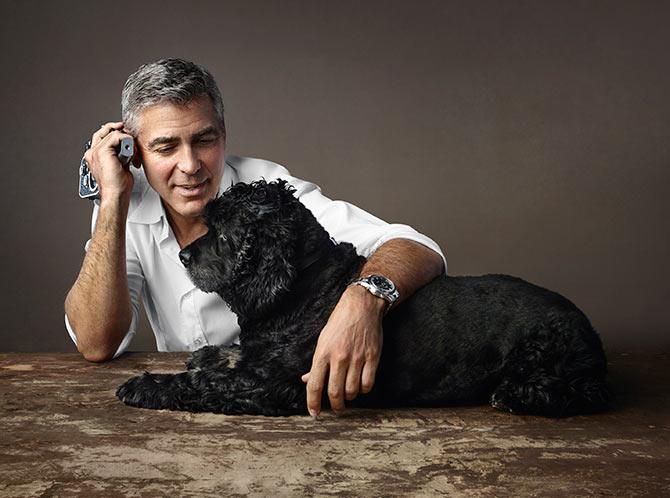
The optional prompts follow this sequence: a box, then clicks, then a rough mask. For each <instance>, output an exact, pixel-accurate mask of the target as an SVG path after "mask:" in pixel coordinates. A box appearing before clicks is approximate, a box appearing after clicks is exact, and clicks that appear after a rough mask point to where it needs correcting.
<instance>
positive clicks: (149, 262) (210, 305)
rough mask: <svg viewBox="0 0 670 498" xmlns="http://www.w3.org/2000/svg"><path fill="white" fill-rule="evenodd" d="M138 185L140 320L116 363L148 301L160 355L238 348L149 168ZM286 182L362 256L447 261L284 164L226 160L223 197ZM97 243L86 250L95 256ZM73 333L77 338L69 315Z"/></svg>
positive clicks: (139, 173)
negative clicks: (382, 250) (391, 250)
mask: <svg viewBox="0 0 670 498" xmlns="http://www.w3.org/2000/svg"><path fill="white" fill-rule="evenodd" d="M131 170H132V171H133V175H134V176H135V184H134V187H133V192H132V194H131V199H130V207H129V210H128V218H127V221H126V269H127V272H128V287H129V291H130V301H131V304H132V310H133V316H132V322H131V324H130V328H129V329H128V332H127V333H126V335H125V337H124V338H123V341H122V342H121V344H120V345H119V348H118V349H117V351H116V353H115V354H114V358H116V357H117V356H119V355H120V354H121V353H123V352H124V351H126V349H128V346H129V345H130V342H131V341H132V339H133V337H134V336H135V332H136V330H137V323H138V320H139V314H140V298H141V299H142V302H143V303H144V308H145V310H146V313H147V317H148V319H149V323H150V324H151V328H152V329H153V332H154V335H155V337H156V347H157V349H158V351H194V350H196V349H199V348H201V347H203V346H205V345H208V344H212V345H222V344H231V343H234V342H238V337H239V333H240V328H239V326H238V324H237V316H236V315H235V313H233V312H232V311H231V309H230V308H229V307H228V305H226V303H225V302H224V301H223V300H222V299H221V297H220V296H219V295H218V294H216V293H205V292H202V291H201V290H200V289H198V288H197V287H195V286H194V285H193V283H192V282H191V280H190V279H189V277H188V274H187V272H186V269H185V268H184V266H183V265H182V263H181V262H180V261H179V251H180V247H179V244H178V243H177V239H176V238H175V236H174V233H173V232H172V228H171V227H170V225H169V223H168V220H167V217H166V215H165V209H164V207H163V204H162V202H161V199H160V196H159V195H158V193H157V192H156V191H155V190H153V188H151V186H150V185H149V184H148V182H147V179H146V177H145V175H144V170H143V169H136V168H131ZM261 178H265V179H266V180H268V181H271V180H274V179H277V178H283V179H285V180H287V181H288V182H289V183H290V184H291V185H293V186H294V187H295V188H296V192H295V194H294V195H295V196H296V197H298V199H299V200H300V202H302V203H303V204H304V205H305V206H306V207H307V208H308V209H309V210H310V211H312V213H313V214H314V216H315V217H316V219H317V220H318V221H319V223H321V224H322V225H323V226H324V227H325V228H326V230H327V231H328V232H329V233H330V235H331V237H333V238H334V239H335V240H336V241H341V242H351V243H352V244H353V245H354V247H355V248H356V250H357V252H358V254H360V255H362V256H365V257H369V256H370V255H371V254H372V253H373V252H374V251H375V250H376V249H377V248H378V247H379V246H380V245H382V244H383V243H384V242H386V241H388V240H389V239H393V238H404V239H411V240H414V241H416V242H419V243H421V244H423V245H425V246H427V247H429V248H431V249H433V250H434V251H435V252H437V253H438V254H440V255H441V256H442V258H443V259H444V268H445V271H446V268H447V261H446V259H445V257H444V254H443V253H442V251H441V250H440V248H439V246H438V245H437V244H436V243H435V242H434V241H433V240H431V239H429V238H428V237H426V236H425V235H422V234H420V233H418V232H417V231H416V230H414V229H413V228H411V227H409V226H407V225H401V224H388V223H386V222H384V221H382V220H380V219H379V218H376V217H374V216H372V215H371V214H369V213H367V212H365V211H363V210H362V209H359V208H357V207H356V206H354V205H352V204H349V203H347V202H344V201H337V200H336V201H333V200H331V199H329V198H327V197H326V196H324V195H323V194H322V193H321V189H320V188H319V187H318V186H316V185H315V184H313V183H310V182H306V181H304V180H300V179H298V178H295V177H292V176H291V175H290V174H289V172H288V170H287V169H286V168H284V167H283V166H280V165H279V164H275V163H273V162H270V161H264V160H261V159H252V158H245V157H237V156H231V155H228V156H226V164H225V167H224V173H223V178H222V180H221V186H220V192H223V191H225V190H226V189H228V188H229V187H230V186H231V185H234V184H236V183H238V182H245V183H249V182H252V181H254V180H259V179H261ZM98 210H99V202H98V201H95V203H94V207H93V216H92V220H91V234H92V233H93V231H94V229H95V223H96V220H97V216H98ZM90 243H91V240H90V239H89V240H88V241H87V242H86V244H85V246H84V250H85V251H88V248H89V245H90ZM65 327H66V328H67V331H68V333H69V334H70V337H71V338H72V340H73V341H74V343H75V345H76V344H77V339H76V336H75V333H74V330H73V329H72V326H71V325H70V322H69V320H68V318H67V314H66V315H65Z"/></svg>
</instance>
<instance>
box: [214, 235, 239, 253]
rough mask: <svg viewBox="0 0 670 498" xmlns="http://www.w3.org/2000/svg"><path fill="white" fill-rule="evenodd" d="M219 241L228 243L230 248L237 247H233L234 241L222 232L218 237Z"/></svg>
mask: <svg viewBox="0 0 670 498" xmlns="http://www.w3.org/2000/svg"><path fill="white" fill-rule="evenodd" d="M217 238H218V239H219V241H221V243H222V244H228V248H229V249H230V250H231V251H233V250H234V249H235V248H234V247H233V243H232V242H231V241H230V239H229V238H228V237H226V236H225V235H224V234H221V235H219V236H218V237H217Z"/></svg>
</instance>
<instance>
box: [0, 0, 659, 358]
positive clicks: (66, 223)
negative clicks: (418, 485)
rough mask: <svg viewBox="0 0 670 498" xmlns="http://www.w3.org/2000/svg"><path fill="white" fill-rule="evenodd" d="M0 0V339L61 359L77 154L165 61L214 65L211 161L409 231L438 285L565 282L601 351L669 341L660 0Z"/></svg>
mask: <svg viewBox="0 0 670 498" xmlns="http://www.w3.org/2000/svg"><path fill="white" fill-rule="evenodd" d="M191 3H193V4H194V5H191ZM0 5H1V9H2V15H1V16H0V23H1V27H2V30H1V35H0V36H1V37H2V47H3V50H2V52H1V55H0V57H1V62H2V76H1V78H2V111H3V112H2V122H1V124H0V126H1V127H2V130H1V131H2V135H1V137H2V138H1V140H2V143H1V145H2V179H3V183H2V192H3V195H2V203H3V205H2V208H3V210H2V211H3V213H4V215H5V216H4V219H5V220H6V221H5V224H4V234H5V235H4V237H3V243H2V258H1V260H2V265H3V267H2V275H3V279H2V300H1V302H2V319H3V327H2V332H1V334H2V342H1V343H0V344H2V349H3V350H5V351H16V350H24V351H26V350H33V351H55V350H68V351H71V350H73V346H72V344H71V342H70V339H69V338H68V336H67V333H66V331H65V328H64V325H63V312H62V306H63V300H64V297H65V294H66V292H67V290H68V289H69V287H70V285H71V284H72V283H73V281H74V279H75V277H76V274H77V272H78V270H79V267H80V264H81V261H82V257H83V244H84V242H85V240H86V238H87V236H88V230H89V221H90V212H91V206H90V203H89V202H88V201H83V200H80V199H79V198H78V197H77V195H76V181H77V179H76V173H77V166H78V163H79V159H80V157H81V154H82V144H83V142H84V141H85V140H86V139H87V138H88V136H89V135H90V134H91V133H92V132H93V131H94V130H95V129H96V128H97V127H98V126H99V125H100V123H102V122H104V121H108V120H114V119H117V118H119V115H120V106H119V94H120V90H121V87H122V85H123V82H124V81H125V78H126V77H127V75H128V74H129V73H130V72H132V71H133V70H134V69H136V68H137V66H139V64H141V63H143V62H146V61H149V60H154V59H157V58H161V57H167V56H177V57H185V58H190V59H192V60H195V61H197V62H199V63H201V64H204V65H205V66H207V67H208V68H209V69H210V70H211V71H212V72H213V73H214V75H215V76H216V77H217V79H218V81H219V83H220V86H221V88H222V91H223V94H224V100H225V103H226V118H227V123H228V128H229V151H230V152H232V153H236V154H240V155H249V156H256V157H262V158H266V159H271V160H274V161H276V162H279V163H282V164H284V165H286V166H287V167H288V168H289V169H290V170H291V172H292V173H293V174H295V175H296V176H299V177H303V178H306V179H309V180H311V181H314V182H316V183H318V184H319V185H320V186H321V187H322V188H323V190H324V192H325V193H326V194H327V195H329V196H330V197H332V198H341V199H346V200H348V201H351V202H353V203H355V204H358V205H359V206H361V207H363V208H365V209H367V210H369V211H371V212H372V213H374V214H376V215H378V216H380V217H381V218H383V219H386V220H388V221H396V222H403V223H408V224H410V225H412V226H414V227H415V228H416V229H418V230H419V231H422V232H424V233H426V234H427V235H429V236H431V237H433V238H434V239H435V240H436V241H438V242H439V243H440V244H441V246H442V247H443V248H444V250H445V251H446V254H447V258H448V260H449V264H450V266H449V272H450V273H451V274H453V275H460V274H481V273H488V272H501V273H510V274H514V275H518V276H520V277H523V278H525V279H528V280H530V281H533V282H535V283H537V284H540V285H543V286H546V287H549V288H552V289H555V290H558V291H560V292H562V293H564V294H565V295H566V296H567V297H569V298H570V299H572V300H573V301H574V302H576V303H577V304H578V305H579V306H580V307H582V308H583V309H584V311H585V312H586V313H587V314H588V315H589V316H590V317H591V319H592V321H593V323H594V325H595V326H596V328H597V329H598V330H599V331H600V333H601V335H602V337H603V338H604V341H605V343H606V346H607V347H608V348H609V349H667V348H668V346H669V345H670V340H669V339H668V334H667V331H668V326H669V324H670V319H669V317H668V313H667V312H666V309H667V305H666V302H667V300H668V297H667V290H668V286H667V284H666V282H667V281H668V276H669V275H668V273H669V271H668V270H669V264H668V252H669V251H668V248H669V243H668V242H669V237H668V233H667V229H666V218H667V214H668V212H670V211H669V209H668V208H669V201H668V195H667V193H668V180H670V174H669V173H668V168H667V166H668V157H669V154H668V153H669V152H670V146H669V145H668V144H669V143H670V141H669V140H668V135H669V132H670V126H669V120H670V97H669V94H670V92H669V89H670V65H669V64H668V54H667V52H668V47H669V46H670V30H668V25H670V16H669V14H670V8H669V5H670V4H668V3H667V2H658V3H656V2H631V1H619V2H616V1H605V2H595V1H588V2H586V1H585V2H574V1H563V2H538V1H528V2H502V1H501V2H445V1H436V2H428V1H425V2H342V1H338V2H314V1H301V2H250V1H240V2H166V1H160V2H125V1H114V2H104V3H103V2H84V1H82V2H29V1H22V2H8V1H3V2H2V3H0ZM154 347H155V346H154V342H153V336H152V335H151V332H150V330H149V329H148V327H147V324H146V322H144V323H143V325H142V329H141V331H140V334H139V336H138V337H137V338H136V339H135V343H134V345H133V349H150V350H151V349H154Z"/></svg>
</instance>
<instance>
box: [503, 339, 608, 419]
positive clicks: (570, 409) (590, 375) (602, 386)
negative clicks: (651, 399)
mask: <svg viewBox="0 0 670 498" xmlns="http://www.w3.org/2000/svg"><path fill="white" fill-rule="evenodd" d="M578 332H579V331H578V330H574V329H565V330H563V329H562V328H561V327H560V326H556V327H554V328H546V329H543V330H541V331H539V332H537V333H536V334H535V336H534V337H533V338H532V339H529V340H526V341H525V342H524V343H523V345H522V346H521V347H519V348H518V349H517V350H516V351H514V353H513V354H512V355H511V356H510V358H509V359H508V361H507V365H506V371H505V373H504V374H503V378H502V381H501V382H500V384H499V385H498V387H497V388H496V389H495V390H494V392H493V394H492V395H491V399H490V401H491V405H492V406H493V407H495V408H498V409H499V410H504V411H509V412H512V413H518V414H523V413H525V414H531V415H543V416H545V417H566V416H570V415H576V414H581V413H593V412H598V411H602V410H604V409H606V408H608V407H609V405H610V401H611V392H610V390H609V387H608V385H607V382H606V381H605V374H606V368H607V367H606V361H605V356H604V353H603V352H602V348H601V346H600V343H599V341H597V337H596V336H595V335H594V334H593V333H589V331H588V330H587V331H586V332H584V333H582V334H581V335H580V334H578Z"/></svg>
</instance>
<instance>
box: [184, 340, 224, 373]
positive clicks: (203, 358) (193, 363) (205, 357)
mask: <svg viewBox="0 0 670 498" xmlns="http://www.w3.org/2000/svg"><path fill="white" fill-rule="evenodd" d="M218 351H219V347H218V346H204V347H202V348H200V349H198V350H197V351H193V352H192V353H191V357H190V358H189V359H188V360H186V369H187V370H194V369H196V368H206V367H207V366H208V365H210V364H211V363H213V360H214V359H216V358H217V357H218Z"/></svg>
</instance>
